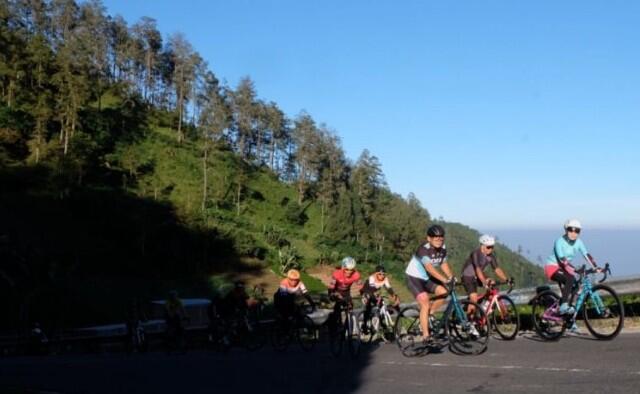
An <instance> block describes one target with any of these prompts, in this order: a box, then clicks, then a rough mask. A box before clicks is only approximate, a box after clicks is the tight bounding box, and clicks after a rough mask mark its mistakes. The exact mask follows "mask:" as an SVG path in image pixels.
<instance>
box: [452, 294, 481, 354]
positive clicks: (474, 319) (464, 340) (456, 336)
mask: <svg viewBox="0 0 640 394" xmlns="http://www.w3.org/2000/svg"><path fill="white" fill-rule="evenodd" d="M460 306H461V308H462V313H463V314H460V312H459V311H458V309H457V308H455V307H450V308H448V309H447V312H446V313H447V315H446V316H445V323H444V325H445V329H446V331H447V335H448V337H449V345H450V347H451V348H452V350H455V351H457V352H459V353H463V354H480V353H483V352H484V351H485V350H487V344H488V342H489V331H490V330H489V322H488V321H487V315H486V314H485V313H484V311H483V310H482V308H481V307H480V306H479V305H478V304H476V303H475V302H471V301H469V300H462V301H460ZM469 306H473V307H474V308H473V309H474V311H473V312H472V313H470V314H469V312H468V311H469ZM467 315H468V316H467Z"/></svg>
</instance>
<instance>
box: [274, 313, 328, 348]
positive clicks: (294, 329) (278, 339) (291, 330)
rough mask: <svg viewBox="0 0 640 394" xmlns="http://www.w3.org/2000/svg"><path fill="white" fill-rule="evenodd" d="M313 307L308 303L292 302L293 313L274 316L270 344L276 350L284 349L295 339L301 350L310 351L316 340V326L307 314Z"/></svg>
mask: <svg viewBox="0 0 640 394" xmlns="http://www.w3.org/2000/svg"><path fill="white" fill-rule="evenodd" d="M314 309H315V308H314V307H313V306H311V305H309V304H308V303H304V304H294V308H293V313H291V314H290V315H289V316H286V317H283V316H279V317H278V318H276V321H275V323H274V327H273V330H272V331H271V344H272V345H273V348H274V349H276V350H278V351H284V350H285V349H286V348H287V347H288V346H289V344H290V343H291V342H292V341H293V340H294V339H295V340H296V341H297V342H298V344H299V345H300V347H301V348H302V350H304V351H311V350H313V348H314V346H315V345H316V343H317V342H318V327H317V326H316V324H315V323H314V322H313V320H312V319H311V318H310V317H309V316H308V314H309V313H313V311H314Z"/></svg>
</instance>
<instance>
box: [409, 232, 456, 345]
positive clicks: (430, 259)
mask: <svg viewBox="0 0 640 394" xmlns="http://www.w3.org/2000/svg"><path fill="white" fill-rule="evenodd" d="M444 235H445V232H444V228H443V227H442V226H440V225H439V224H434V225H432V226H430V227H429V228H428V229H427V237H426V242H422V243H421V244H420V245H419V246H418V248H417V249H416V251H415V253H414V254H413V256H412V257H411V260H410V261H409V264H408V265H407V269H406V270H405V274H406V275H407V285H408V287H409V290H411V293H413V295H414V296H415V297H416V301H417V302H418V305H419V307H420V328H421V329H422V340H423V342H425V343H428V342H430V341H431V336H430V334H429V314H430V313H432V312H433V311H436V310H438V309H439V308H440V307H441V306H442V304H443V303H444V302H445V296H446V295H447V289H446V287H445V284H446V283H450V282H451V281H452V280H454V278H453V274H452V273H451V268H450V267H449V263H448V262H447V249H446V247H445V245H444ZM438 267H439V268H440V269H441V272H440V271H438V269H437V268H438ZM429 294H435V295H436V296H439V298H438V299H437V300H435V301H434V302H433V305H432V306H431V307H430V305H429V302H430V298H429Z"/></svg>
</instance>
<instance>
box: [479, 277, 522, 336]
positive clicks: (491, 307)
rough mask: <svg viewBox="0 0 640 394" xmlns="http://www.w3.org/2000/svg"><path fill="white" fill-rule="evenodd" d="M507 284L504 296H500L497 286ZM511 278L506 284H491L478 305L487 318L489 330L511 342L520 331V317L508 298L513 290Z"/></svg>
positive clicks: (514, 305)
mask: <svg viewBox="0 0 640 394" xmlns="http://www.w3.org/2000/svg"><path fill="white" fill-rule="evenodd" d="M503 284H507V285H509V289H508V290H507V292H506V294H500V291H499V290H498V286H500V285H503ZM513 284H514V282H513V278H511V279H509V280H507V281H506V282H493V283H491V284H490V285H489V287H488V288H487V291H486V293H485V294H484V295H483V296H482V297H480V298H479V299H478V303H479V304H480V306H481V307H482V309H483V310H484V313H485V315H486V316H487V317H488V318H489V323H490V324H491V328H492V329H493V330H495V332H497V333H498V335H499V336H500V337H501V338H502V339H504V340H513V339H515V337H516V335H518V331H519V330H520V316H519V314H518V309H517V308H516V304H515V303H514V302H513V300H512V299H511V298H510V297H509V296H508V294H509V293H511V291H512V290H513Z"/></svg>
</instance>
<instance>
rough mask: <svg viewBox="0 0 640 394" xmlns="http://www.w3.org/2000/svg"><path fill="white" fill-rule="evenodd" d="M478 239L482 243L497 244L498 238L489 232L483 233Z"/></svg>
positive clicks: (487, 244)
mask: <svg viewBox="0 0 640 394" xmlns="http://www.w3.org/2000/svg"><path fill="white" fill-rule="evenodd" d="M478 241H480V245H484V246H493V245H495V244H496V239H495V238H493V237H492V236H490V235H489V234H483V235H481V236H480V238H478Z"/></svg>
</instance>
